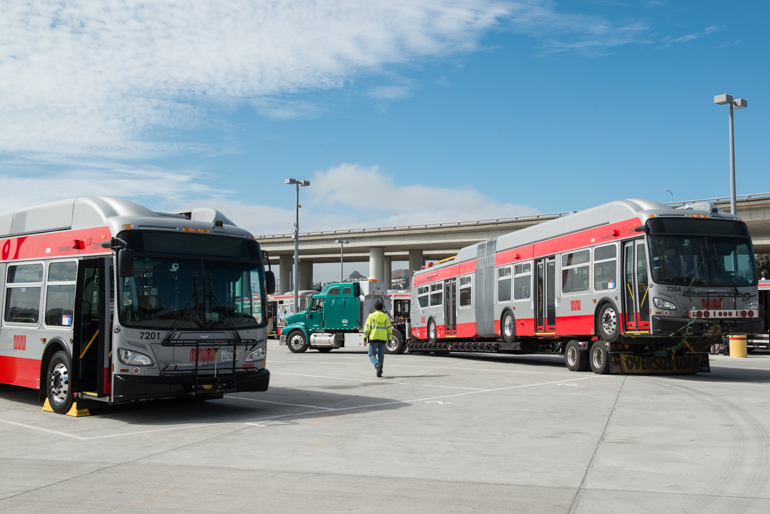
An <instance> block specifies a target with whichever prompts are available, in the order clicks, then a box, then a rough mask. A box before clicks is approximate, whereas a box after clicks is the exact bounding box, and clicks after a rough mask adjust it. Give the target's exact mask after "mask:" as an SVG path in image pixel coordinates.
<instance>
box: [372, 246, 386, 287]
mask: <svg viewBox="0 0 770 514" xmlns="http://www.w3.org/2000/svg"><path fill="white" fill-rule="evenodd" d="M384 261H385V248H383V247H381V246H373V247H371V248H369V278H376V279H377V280H379V281H380V282H382V279H383V278H384V277H383V275H384V271H383V270H384V266H383V264H384Z"/></svg>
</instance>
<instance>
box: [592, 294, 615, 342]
mask: <svg viewBox="0 0 770 514" xmlns="http://www.w3.org/2000/svg"><path fill="white" fill-rule="evenodd" d="M597 325H598V327H597V328H598V329H599V339H601V340H602V341H605V342H607V343H614V342H617V340H618V338H619V337H620V316H618V311H617V310H616V309H615V306H614V305H612V304H610V303H605V304H604V305H603V306H602V308H601V310H599V317H598V319H597Z"/></svg>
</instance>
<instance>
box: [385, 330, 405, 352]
mask: <svg viewBox="0 0 770 514" xmlns="http://www.w3.org/2000/svg"><path fill="white" fill-rule="evenodd" d="M403 350H404V336H402V335H401V332H399V331H398V330H396V329H393V331H392V332H391V333H390V341H388V342H387V343H385V353H390V354H393V353H401V352H402V351H403Z"/></svg>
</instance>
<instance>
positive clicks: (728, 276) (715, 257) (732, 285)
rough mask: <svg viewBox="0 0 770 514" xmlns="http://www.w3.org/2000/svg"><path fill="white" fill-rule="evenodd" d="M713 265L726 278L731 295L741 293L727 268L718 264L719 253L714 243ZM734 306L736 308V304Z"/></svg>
mask: <svg viewBox="0 0 770 514" xmlns="http://www.w3.org/2000/svg"><path fill="white" fill-rule="evenodd" d="M714 265H716V268H717V271H718V272H720V273H722V276H723V277H724V278H726V279H727V284H728V285H729V286H730V287H732V288H733V295H734V296H735V297H736V298H737V297H738V296H740V295H741V293H740V291H738V286H736V285H735V282H734V281H733V279H732V277H731V276H730V274H729V273H727V270H726V269H725V267H724V265H720V262H719V254H717V245H714ZM736 303H737V302H736ZM735 308H736V309H737V308H738V306H737V305H736V306H735Z"/></svg>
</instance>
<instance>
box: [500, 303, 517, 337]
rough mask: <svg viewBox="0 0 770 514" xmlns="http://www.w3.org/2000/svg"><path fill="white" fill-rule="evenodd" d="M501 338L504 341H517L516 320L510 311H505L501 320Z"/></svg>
mask: <svg viewBox="0 0 770 514" xmlns="http://www.w3.org/2000/svg"><path fill="white" fill-rule="evenodd" d="M500 339H502V340H503V342H504V343H513V342H515V341H516V320H515V319H514V317H513V314H511V312H510V311H505V312H504V313H503V319H501V320H500Z"/></svg>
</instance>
